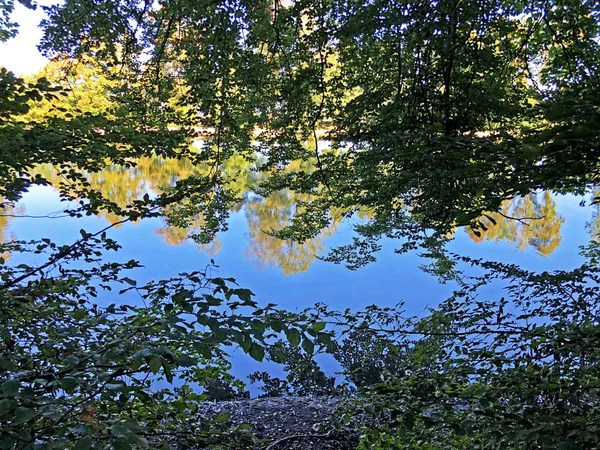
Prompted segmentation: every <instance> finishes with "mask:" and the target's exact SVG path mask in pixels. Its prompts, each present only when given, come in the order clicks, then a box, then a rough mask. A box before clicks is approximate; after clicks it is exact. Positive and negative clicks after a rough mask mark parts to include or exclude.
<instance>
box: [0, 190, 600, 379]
mask: <svg viewBox="0 0 600 450" xmlns="http://www.w3.org/2000/svg"><path fill="white" fill-rule="evenodd" d="M580 200H581V199H580V198H576V197H573V196H563V197H556V202H557V210H558V212H559V213H560V214H561V215H563V217H564V218H565V223H564V224H563V226H562V230H561V235H562V240H561V243H560V245H559V247H558V248H557V249H556V250H555V251H554V252H553V253H551V254H550V255H548V256H546V257H542V256H540V255H539V254H538V253H537V252H536V250H535V249H534V248H532V247H528V248H526V249H524V250H519V249H517V248H516V247H515V245H514V244H513V243H510V242H493V241H492V242H490V241H483V242H481V243H479V244H477V243H475V242H474V241H473V240H471V239H470V238H469V236H468V235H467V234H466V233H465V232H463V231H459V232H458V233H457V234H456V236H455V239H454V241H453V242H452V243H451V244H450V250H452V251H454V252H457V253H460V254H464V255H468V256H471V257H474V258H484V259H491V260H497V261H502V262H506V263H517V264H520V265H521V266H523V267H524V268H527V269H531V270H555V269H569V268H573V267H575V266H577V265H578V264H580V263H581V261H582V259H581V257H580V256H579V254H578V247H579V246H580V245H583V244H585V243H587V242H588V241H589V233H588V232H587V231H586V226H585V224H586V222H587V221H589V220H590V217H591V214H592V210H591V209H590V208H589V207H584V208H582V207H580V206H579V202H580ZM21 205H22V206H24V208H25V213H26V214H27V215H33V216H44V215H47V214H50V213H54V212H57V211H61V210H63V209H64V208H65V206H66V205H65V203H62V202H60V198H59V196H58V194H57V193H56V192H55V191H54V190H52V188H49V187H34V188H32V189H31V191H30V192H28V193H27V194H25V196H24V197H23V199H22V202H21ZM106 225H108V221H107V220H105V219H103V218H98V217H84V218H81V219H74V218H70V217H66V218H53V219H47V218H44V219H39V218H15V219H12V220H11V221H10V223H9V228H10V231H11V232H12V233H13V234H14V236H15V237H16V238H17V239H25V240H28V239H40V238H42V237H48V238H51V239H53V240H54V241H55V242H57V243H59V244H70V243H72V242H73V241H74V240H76V239H77V238H78V237H79V230H80V229H81V228H83V229H85V230H86V231H88V232H94V231H97V230H100V229H102V228H103V227H105V226H106ZM162 226H164V224H163V222H161V220H159V219H147V220H142V221H141V222H139V223H137V224H125V225H123V226H121V227H119V228H116V229H111V230H110V231H109V232H108V235H109V236H110V237H112V238H114V239H116V240H117V241H118V242H119V243H120V244H121V245H122V246H123V250H122V251H121V252H119V253H118V254H117V256H118V258H117V259H118V260H123V261H126V260H129V259H136V260H139V261H140V262H141V263H142V264H143V265H144V267H143V268H142V269H137V270H136V272H135V273H134V276H132V275H129V276H130V277H132V278H136V279H137V280H138V282H144V281H149V280H156V279H164V278H168V277H170V276H174V275H176V274H177V273H179V272H182V271H193V270H202V269H204V268H205V267H206V266H207V265H208V264H210V260H211V259H214V261H215V263H216V264H217V265H218V266H219V268H218V269H216V270H215V271H214V272H213V273H214V274H215V275H219V276H223V277H233V278H235V279H236V281H237V282H238V283H239V285H240V286H242V287H245V288H248V289H250V290H252V291H253V292H254V294H255V295H256V297H255V299H256V300H257V301H258V302H259V303H261V304H266V303H275V304H277V305H278V306H279V307H281V308H284V309H288V310H302V309H304V308H307V307H310V306H311V305H313V304H314V303H316V302H324V303H326V304H328V305H329V306H330V307H331V308H333V309H345V308H352V309H355V310H358V309H362V308H364V307H365V306H367V305H371V304H377V305H379V306H394V305H395V304H397V303H398V302H400V301H404V302H405V308H406V312H407V313H408V314H415V315H423V314H425V310H426V308H427V307H434V306H436V305H437V304H439V303H440V302H441V301H442V300H444V299H445V298H446V297H447V296H449V295H450V294H451V292H452V289H453V284H452V283H448V284H439V283H438V282H437V279H436V278H435V277H434V276H432V275H429V274H427V273H424V272H423V271H422V270H421V269H420V268H419V266H420V265H421V264H423V263H424V262H425V261H424V260H423V259H422V258H420V257H419V256H418V255H417V254H415V253H410V254H401V255H398V254H396V253H394V248H395V246H394V243H393V242H390V241H384V246H383V250H382V251H381V253H380V254H378V256H377V261H376V262H375V263H372V264H370V265H368V266H366V267H364V268H361V269H359V270H356V271H350V270H348V269H346V268H345V267H344V266H343V265H336V264H332V263H327V262H323V261H320V260H314V261H313V263H312V264H311V265H310V267H309V268H308V270H306V271H304V272H300V273H296V274H293V275H287V276H286V275H284V273H283V270H282V268H281V267H277V266H273V265H266V267H263V268H261V267H260V264H257V263H256V261H255V260H252V259H250V258H249V257H248V255H247V252H246V248H247V246H248V242H249V228H248V222H247V218H246V215H245V212H244V210H243V209H242V210H241V211H239V212H236V213H233V214H232V216H231V219H230V222H229V230H228V231H227V232H224V233H221V234H220V235H219V240H220V241H221V242H222V247H221V249H220V251H219V252H218V253H217V254H216V255H211V254H207V253H206V252H205V251H202V250H199V249H198V246H197V244H196V243H194V242H185V243H183V244H181V245H169V244H167V243H166V242H165V241H164V240H163V239H162V238H161V236H160V235H159V234H157V232H156V231H157V229H159V228H160V227H162ZM351 236H352V229H351V223H350V222H346V223H344V224H342V225H341V226H340V228H339V229H338V230H337V232H336V233H335V234H334V235H333V236H331V237H329V238H326V240H325V244H326V246H327V247H329V248H331V247H334V246H336V245H341V244H346V243H348V242H350V238H351ZM14 258H15V259H13V260H12V261H11V263H18V262H19V258H20V257H19V256H18V255H16V256H14ZM106 300H107V301H111V302H114V301H122V299H121V300H119V299H106ZM233 359H234V370H233V373H234V374H235V375H237V376H240V377H245V375H247V374H248V373H251V372H253V371H254V370H266V369H265V367H267V368H268V370H271V371H272V372H274V373H275V374H277V372H280V370H279V369H277V368H275V367H274V365H272V364H269V365H267V366H265V365H264V364H263V365H261V364H260V363H258V362H256V361H254V360H252V359H251V358H249V357H247V356H246V355H243V354H241V352H236V355H235V357H234V358H233ZM326 370H329V371H334V370H335V367H334V366H333V365H332V366H330V367H329V368H328V367H326Z"/></svg>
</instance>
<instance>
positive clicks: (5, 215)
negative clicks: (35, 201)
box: [0, 199, 25, 261]
mask: <svg viewBox="0 0 600 450" xmlns="http://www.w3.org/2000/svg"><path fill="white" fill-rule="evenodd" d="M24 213H25V210H24V209H23V207H19V208H15V207H14V206H13V205H12V204H10V203H7V204H4V203H3V202H2V200H1V199H0V245H2V244H7V243H9V242H10V241H14V240H15V235H14V234H13V233H11V232H10V230H9V225H10V220H11V218H12V217H11V215H22V214H24ZM10 257H11V254H10V253H9V252H0V258H2V259H4V261H8V260H9V259H10Z"/></svg>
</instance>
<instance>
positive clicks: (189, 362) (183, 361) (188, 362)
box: [176, 355, 198, 367]
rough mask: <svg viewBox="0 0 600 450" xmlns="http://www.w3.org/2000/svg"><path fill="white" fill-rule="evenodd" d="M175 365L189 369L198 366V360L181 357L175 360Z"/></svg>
mask: <svg viewBox="0 0 600 450" xmlns="http://www.w3.org/2000/svg"><path fill="white" fill-rule="evenodd" d="M176 364H177V365H178V366H184V367H191V366H195V365H196V364H198V360H197V359H196V358H192V357H191V356H188V355H183V356H180V357H179V358H177V361H176Z"/></svg>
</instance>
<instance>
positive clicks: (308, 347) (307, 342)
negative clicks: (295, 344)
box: [302, 338, 315, 355]
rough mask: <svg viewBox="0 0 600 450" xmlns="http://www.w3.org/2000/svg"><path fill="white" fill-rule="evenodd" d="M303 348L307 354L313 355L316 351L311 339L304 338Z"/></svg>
mask: <svg viewBox="0 0 600 450" xmlns="http://www.w3.org/2000/svg"><path fill="white" fill-rule="evenodd" d="M302 348H303V349H304V351H305V352H306V353H308V354H309V355H312V354H313V353H314V351H315V345H314V344H313V343H312V341H310V340H309V339H306V338H304V340H303V341H302Z"/></svg>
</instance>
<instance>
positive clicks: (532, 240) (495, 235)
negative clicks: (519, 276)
mask: <svg viewBox="0 0 600 450" xmlns="http://www.w3.org/2000/svg"><path fill="white" fill-rule="evenodd" d="M500 213H501V214H500ZM500 213H491V214H488V216H489V217H491V219H490V218H488V217H484V218H482V219H481V222H482V223H483V225H484V227H485V229H479V230H478V231H479V233H481V234H480V236H477V235H476V234H475V232H474V231H473V230H472V229H470V228H467V234H468V235H469V236H470V237H471V239H472V240H474V241H475V242H478V243H479V242H481V241H483V240H488V241H496V242H500V241H507V242H514V243H516V244H517V247H518V248H520V249H525V248H527V247H528V246H530V245H531V246H532V247H534V248H535V249H536V250H537V252H538V253H539V254H540V255H542V256H548V255H550V254H551V253H552V252H554V251H555V250H556V248H557V247H558V245H559V244H560V241H561V235H560V230H561V228H562V224H563V223H564V222H565V219H563V217H562V216H561V215H560V214H558V212H557V211H556V202H555V201H554V200H553V199H552V195H551V194H550V192H549V191H546V192H544V194H543V195H542V200H541V201H540V196H539V195H536V194H529V195H527V196H525V197H519V198H516V199H513V200H511V201H507V202H504V203H503V205H502V209H501V210H500ZM510 217H513V218H517V219H522V220H516V219H513V218H510Z"/></svg>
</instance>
